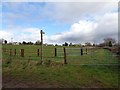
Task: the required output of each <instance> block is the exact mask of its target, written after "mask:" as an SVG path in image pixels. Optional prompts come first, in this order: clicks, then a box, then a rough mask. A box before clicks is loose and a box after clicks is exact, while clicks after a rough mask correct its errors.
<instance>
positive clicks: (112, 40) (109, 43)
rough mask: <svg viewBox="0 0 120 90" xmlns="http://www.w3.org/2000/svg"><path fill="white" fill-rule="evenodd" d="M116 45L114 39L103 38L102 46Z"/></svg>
mask: <svg viewBox="0 0 120 90" xmlns="http://www.w3.org/2000/svg"><path fill="white" fill-rule="evenodd" d="M115 43H116V40H115V39H114V38H105V39H104V44H105V46H110V47H112V45H114V44H115Z"/></svg>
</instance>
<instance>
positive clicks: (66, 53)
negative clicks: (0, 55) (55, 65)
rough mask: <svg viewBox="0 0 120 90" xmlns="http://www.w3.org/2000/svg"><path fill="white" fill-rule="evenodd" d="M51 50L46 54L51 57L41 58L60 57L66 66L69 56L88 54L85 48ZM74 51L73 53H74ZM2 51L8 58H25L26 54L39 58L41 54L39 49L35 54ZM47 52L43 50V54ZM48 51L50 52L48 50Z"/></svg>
mask: <svg viewBox="0 0 120 90" xmlns="http://www.w3.org/2000/svg"><path fill="white" fill-rule="evenodd" d="M51 50H53V52H52V53H51V52H50V53H48V54H53V56H44V55H43V56H42V57H43V58H57V57H61V58H63V60H64V64H67V63H68V62H67V57H68V56H69V55H71V56H76V55H77V56H82V55H84V54H87V53H88V49H87V48H86V49H85V50H83V48H66V47H63V48H54V49H51ZM71 50H72V51H73V52H69V51H71ZM74 50H75V51H74ZM76 50H79V51H76ZM2 51H3V52H4V53H5V54H9V55H10V56H13V55H14V56H17V55H19V56H20V57H26V54H28V53H32V54H33V53H34V54H36V56H37V57H39V56H40V54H41V52H40V49H36V52H25V49H20V50H19V52H18V51H17V50H16V49H9V50H8V49H6V48H3V49H2ZM46 51H48V50H45V52H46ZM49 51H50V50H49ZM27 57H29V58H32V57H35V56H31V55H28V56H27Z"/></svg>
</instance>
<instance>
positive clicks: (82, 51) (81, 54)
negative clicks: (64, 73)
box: [81, 48, 83, 56]
mask: <svg viewBox="0 0 120 90" xmlns="http://www.w3.org/2000/svg"><path fill="white" fill-rule="evenodd" d="M82 55H83V48H81V56H82Z"/></svg>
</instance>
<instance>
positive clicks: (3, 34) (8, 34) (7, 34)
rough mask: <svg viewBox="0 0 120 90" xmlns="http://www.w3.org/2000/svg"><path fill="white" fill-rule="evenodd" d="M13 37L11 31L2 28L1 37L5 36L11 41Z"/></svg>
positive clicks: (4, 37)
mask: <svg viewBox="0 0 120 90" xmlns="http://www.w3.org/2000/svg"><path fill="white" fill-rule="evenodd" d="M12 37H13V34H12V33H11V32H8V31H3V30H0V39H2V38H3V39H5V40H8V41H9V42H10V41H11V38H12Z"/></svg>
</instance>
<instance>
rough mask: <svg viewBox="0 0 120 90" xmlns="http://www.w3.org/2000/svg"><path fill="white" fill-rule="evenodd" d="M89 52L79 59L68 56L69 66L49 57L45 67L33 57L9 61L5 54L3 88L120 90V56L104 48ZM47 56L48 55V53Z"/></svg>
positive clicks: (78, 57) (34, 47)
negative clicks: (109, 89) (108, 89)
mask: <svg viewBox="0 0 120 90" xmlns="http://www.w3.org/2000/svg"><path fill="white" fill-rule="evenodd" d="M3 48H8V49H10V48H14V49H15V48H17V49H21V48H25V49H26V52H27V51H31V50H32V51H34V50H35V49H36V48H39V46H35V45H32V46H24V45H23V46H22V45H20V46H13V45H11V46H3ZM45 48H46V50H47V49H49V50H48V51H51V50H52V49H54V47H45ZM59 48H62V47H59ZM18 51H19V50H18ZM89 53H90V54H87V55H83V56H77V57H76V56H74V57H73V56H69V57H68V58H67V59H68V64H67V65H64V64H63V63H62V61H63V60H61V59H62V58H59V57H56V58H55V60H53V59H50V58H46V59H44V64H41V62H40V60H37V59H36V60H34V58H33V59H32V60H31V59H28V58H26V59H25V58H24V59H23V58H21V60H20V58H18V57H16V58H13V57H12V58H11V59H10V57H9V56H8V55H4V54H3V87H24V86H26V87H29V88H30V87H33V88H37V87H38V88H40V87H44V88H47V87H53V88H54V87H58V88H61V87H64V88H83V87H89V88H95V87H98V88H117V87H118V73H119V72H118V59H117V57H115V56H114V55H113V54H112V53H111V52H110V51H108V50H105V49H95V50H94V51H92V52H89ZM46 55H48V56H49V53H48V54H46ZM51 55H52V54H51ZM17 58H18V59H17ZM99 64H100V65H99ZM104 64H106V65H104ZM10 81H11V82H10ZM14 82H16V83H14ZM21 83H22V85H21ZM23 84H24V85H23Z"/></svg>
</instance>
